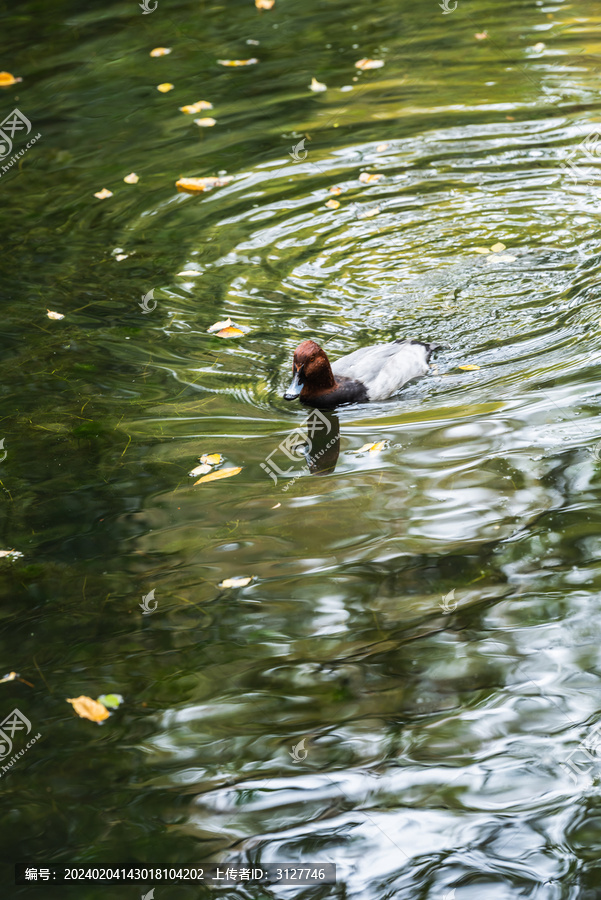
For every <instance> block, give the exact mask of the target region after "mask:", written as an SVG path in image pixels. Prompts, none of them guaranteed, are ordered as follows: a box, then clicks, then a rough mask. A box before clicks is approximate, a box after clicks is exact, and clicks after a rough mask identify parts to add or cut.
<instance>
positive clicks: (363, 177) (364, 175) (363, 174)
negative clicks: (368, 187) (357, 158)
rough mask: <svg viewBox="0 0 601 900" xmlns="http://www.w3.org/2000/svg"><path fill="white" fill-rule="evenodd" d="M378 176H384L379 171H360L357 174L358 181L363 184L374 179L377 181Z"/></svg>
mask: <svg viewBox="0 0 601 900" xmlns="http://www.w3.org/2000/svg"><path fill="white" fill-rule="evenodd" d="M380 178H384V176H383V175H382V174H381V173H380V172H374V173H373V174H370V173H369V172H361V174H360V175H359V181H361V182H362V183H363V184H372V183H373V182H374V181H379V180H380Z"/></svg>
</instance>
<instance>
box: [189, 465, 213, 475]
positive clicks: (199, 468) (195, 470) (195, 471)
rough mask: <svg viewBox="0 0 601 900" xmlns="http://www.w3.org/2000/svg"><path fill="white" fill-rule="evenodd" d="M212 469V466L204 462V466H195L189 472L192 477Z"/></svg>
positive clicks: (204, 473)
mask: <svg viewBox="0 0 601 900" xmlns="http://www.w3.org/2000/svg"><path fill="white" fill-rule="evenodd" d="M210 471H211V467H210V466H207V465H206V464H203V465H202V466H195V467H194V468H193V469H192V471H191V472H188V475H190V477H191V478H196V476H197V475H206V474H207V472H210Z"/></svg>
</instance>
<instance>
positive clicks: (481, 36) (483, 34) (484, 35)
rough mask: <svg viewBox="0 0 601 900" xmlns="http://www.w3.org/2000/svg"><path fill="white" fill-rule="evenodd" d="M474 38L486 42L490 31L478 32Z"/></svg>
mask: <svg viewBox="0 0 601 900" xmlns="http://www.w3.org/2000/svg"><path fill="white" fill-rule="evenodd" d="M474 37H475V38H476V40H477V41H485V40H486V38H487V37H488V31H477V32H476V34H475V35H474Z"/></svg>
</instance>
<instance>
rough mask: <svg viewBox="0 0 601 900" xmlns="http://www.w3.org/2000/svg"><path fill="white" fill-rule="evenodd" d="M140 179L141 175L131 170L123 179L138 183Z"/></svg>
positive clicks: (127, 182) (127, 181)
mask: <svg viewBox="0 0 601 900" xmlns="http://www.w3.org/2000/svg"><path fill="white" fill-rule="evenodd" d="M139 180H140V176H139V175H136V173H135V172H130V173H129V175H126V176H125V178H124V179H123V181H124V182H125V183H126V184H137V183H138V181H139Z"/></svg>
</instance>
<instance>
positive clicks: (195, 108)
mask: <svg viewBox="0 0 601 900" xmlns="http://www.w3.org/2000/svg"><path fill="white" fill-rule="evenodd" d="M203 109H213V104H212V103H209V101H208V100H199V101H198V102H197V103H189V104H188V106H180V108H179V110H180V112H183V113H197V112H202V110H203Z"/></svg>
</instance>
